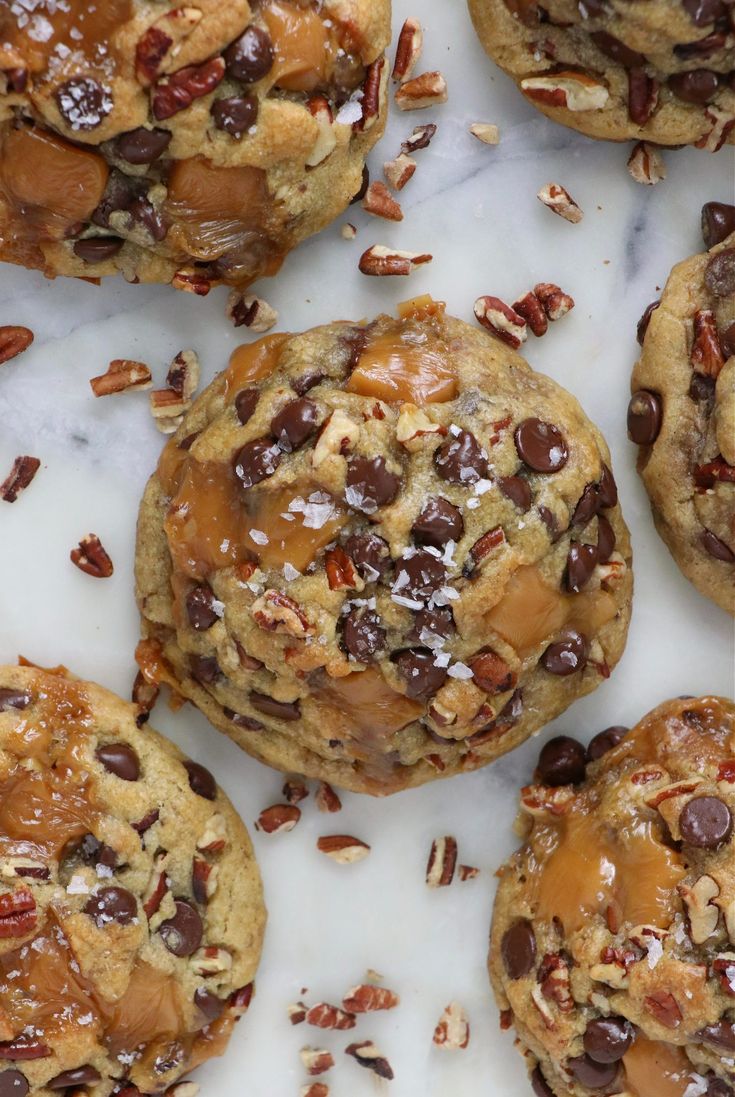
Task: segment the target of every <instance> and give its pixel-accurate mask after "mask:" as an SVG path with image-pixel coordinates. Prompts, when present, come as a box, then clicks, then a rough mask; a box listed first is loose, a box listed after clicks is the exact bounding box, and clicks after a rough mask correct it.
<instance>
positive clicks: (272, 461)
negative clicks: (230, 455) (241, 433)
mask: <svg viewBox="0 0 735 1097" xmlns="http://www.w3.org/2000/svg"><path fill="white" fill-rule="evenodd" d="M282 457H283V451H282V450H281V448H280V446H277V445H276V444H275V443H274V442H273V440H272V439H271V438H256V439H254V441H252V442H246V444H245V445H244V446H243V447H242V449H241V450H239V452H238V453H237V454H236V455H235V462H234V469H235V476H237V478H238V480H239V481H240V483H241V484H242V486H243V487H244V488H252V487H254V486H255V484H259V483H260V482H261V481H262V480H266V479H267V478H268V477H269V476H272V475H273V473H274V472H275V471H276V469H277V468H278V466H279V465H280V463H281V458H282Z"/></svg>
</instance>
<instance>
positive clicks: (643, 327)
mask: <svg viewBox="0 0 735 1097" xmlns="http://www.w3.org/2000/svg"><path fill="white" fill-rule="evenodd" d="M660 305H661V302H660V301H651V304H650V305H646V310H645V312H644V313H643V315H642V316H641V318H640V320H639V321H638V324H637V326H636V332H635V333H636V338H637V340H638V342H639V343H640V345H641V346H643V340H644V339H645V338H646V332H647V331H648V325H649V324H650V322H651V317H652V316H653V314H654V312H655V311H656V309H657V308H659V306H660Z"/></svg>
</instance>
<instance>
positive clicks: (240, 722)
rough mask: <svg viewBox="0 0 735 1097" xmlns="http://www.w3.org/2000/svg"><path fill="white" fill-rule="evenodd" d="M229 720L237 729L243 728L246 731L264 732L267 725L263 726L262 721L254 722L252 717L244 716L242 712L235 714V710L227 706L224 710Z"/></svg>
mask: <svg viewBox="0 0 735 1097" xmlns="http://www.w3.org/2000/svg"><path fill="white" fill-rule="evenodd" d="M222 711H223V712H224V714H225V716H226V717H227V719H228V720H231V721H232V723H233V724H234V725H235V727H236V728H242V729H243V730H244V731H264V730H265V724H261V722H260V720H254V719H253V718H252V716H243V714H242V713H241V712H235V711H234V709H231V708H227V706H226V705H225V706H224V707H223V709H222Z"/></svg>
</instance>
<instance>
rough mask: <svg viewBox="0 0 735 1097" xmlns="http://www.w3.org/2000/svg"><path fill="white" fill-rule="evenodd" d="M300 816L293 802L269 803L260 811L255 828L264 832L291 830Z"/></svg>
mask: <svg viewBox="0 0 735 1097" xmlns="http://www.w3.org/2000/svg"><path fill="white" fill-rule="evenodd" d="M300 818H301V812H300V811H299V809H298V808H297V807H296V805H295V804H271V806H270V807H268V808H263V810H262V811H261V813H260V815H259V816H258V819H257V822H256V824H255V829H256V830H262V831H263V833H264V834H283V833H285V832H286V831H288V830H293V828H294V827H295V826H296V824H297V823H298V821H299V819H300Z"/></svg>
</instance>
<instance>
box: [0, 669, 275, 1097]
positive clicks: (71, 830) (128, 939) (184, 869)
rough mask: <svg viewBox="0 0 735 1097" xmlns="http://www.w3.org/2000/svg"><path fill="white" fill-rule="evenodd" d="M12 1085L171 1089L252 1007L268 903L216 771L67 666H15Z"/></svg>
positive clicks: (8, 1058) (8, 974)
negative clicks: (139, 723) (139, 724)
mask: <svg viewBox="0 0 735 1097" xmlns="http://www.w3.org/2000/svg"><path fill="white" fill-rule="evenodd" d="M0 787H1V789H2V795H1V797H0V875H1V876H2V888H1V890H0V1058H1V1059H2V1063H1V1064H0V1093H1V1094H2V1095H3V1097H26V1094H28V1093H31V1094H42V1093H43V1094H48V1093H49V1092H53V1091H59V1090H65V1091H67V1092H69V1093H71V1092H72V1091H76V1092H89V1093H90V1094H92V1095H93V1097H107V1095H108V1094H110V1093H119V1094H124V1095H125V1097H139V1095H140V1094H145V1093H162V1092H163V1091H164V1090H165V1089H166V1088H167V1087H168V1086H170V1085H171V1084H172V1083H173V1082H175V1081H177V1079H179V1078H180V1077H181V1076H182V1075H185V1074H187V1073H188V1072H189V1071H190V1070H192V1069H193V1068H194V1067H196V1066H197V1065H198V1064H199V1063H202V1062H204V1061H205V1060H206V1059H209V1058H210V1057H211V1056H213V1055H221V1054H222V1053H223V1052H224V1050H225V1048H226V1046H227V1042H228V1040H229V1037H230V1034H231V1032H232V1030H233V1027H234V1025H235V1022H236V1021H237V1020H238V1018H239V1017H241V1016H242V1015H243V1014H244V1013H245V1012H246V1011H247V1008H248V1005H249V1003H250V999H251V996H252V993H253V977H254V975H255V969H256V967H257V963H258V959H259V956H260V949H261V943H262V937H263V928H264V923H265V910H264V907H263V898H262V893H261V885H260V877H259V875H258V869H257V866H256V864H255V860H254V857H253V850H252V847H251V845H250V839H249V838H248V835H247V832H246V831H245V828H244V826H243V825H242V823H241V822H240V819H239V818H238V816H237V815H236V814H235V811H234V809H233V807H232V805H231V804H230V802H229V800H228V799H227V798H226V796H225V795H224V793H223V792H222V791H221V790H220V789H219V788H218V786H217V784H216V782H215V780H214V778H213V777H212V775H211V773H209V771H208V770H206V769H205V768H204V767H203V766H201V765H199V763H197V762H193V761H189V760H188V759H187V758H185V757H184V756H183V755H182V754H181V753H180V752H179V751H178V750H177V749H176V748H175V747H174V746H173V745H172V744H171V743H169V742H167V741H166V740H165V739H163V738H162V737H161V736H159V735H158V734H157V733H156V732H154V731H150V730H148V729H146V730H145V732H141V731H140V730H139V729H138V727H137V726H136V722H135V709H134V708H133V706H131V705H129V704H125V703H124V702H122V701H120V700H119V699H118V698H117V697H115V696H114V695H113V694H111V693H108V692H107V691H106V690H103V689H100V687H99V686H95V685H92V684H90V683H86V682H81V681H79V679H77V678H73V677H72V676H70V675H69V674H67V673H66V671H65V670H64V669H63V668H57V669H56V670H54V671H46V670H41V669H39V668H37V667H30V666H23V667H2V668H0Z"/></svg>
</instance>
